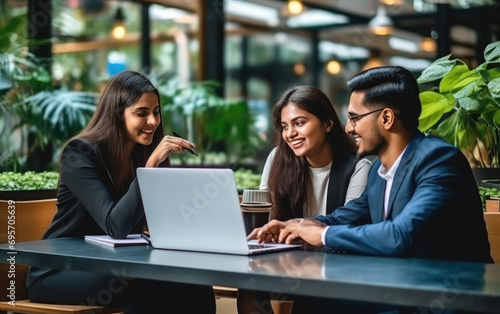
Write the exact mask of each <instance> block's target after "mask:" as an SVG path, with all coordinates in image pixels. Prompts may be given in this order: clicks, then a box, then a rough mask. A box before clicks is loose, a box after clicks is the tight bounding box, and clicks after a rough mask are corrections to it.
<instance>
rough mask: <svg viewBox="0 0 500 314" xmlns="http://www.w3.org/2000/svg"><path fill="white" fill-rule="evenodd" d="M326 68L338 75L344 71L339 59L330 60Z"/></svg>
mask: <svg viewBox="0 0 500 314" xmlns="http://www.w3.org/2000/svg"><path fill="white" fill-rule="evenodd" d="M326 70H327V71H328V73H330V74H331V75H337V74H339V73H340V72H341V71H342V64H341V63H340V62H338V61H337V60H330V61H328V63H327V64H326Z"/></svg>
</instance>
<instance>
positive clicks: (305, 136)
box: [281, 102, 333, 167]
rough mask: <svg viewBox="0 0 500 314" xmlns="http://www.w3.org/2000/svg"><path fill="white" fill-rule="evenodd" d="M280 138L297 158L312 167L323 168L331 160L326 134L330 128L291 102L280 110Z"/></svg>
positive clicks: (330, 150)
mask: <svg viewBox="0 0 500 314" xmlns="http://www.w3.org/2000/svg"><path fill="white" fill-rule="evenodd" d="M281 128H282V132H281V136H282V138H283V140H285V142H286V143H287V144H288V146H289V147H290V148H291V149H292V151H293V152H294V154H295V155H296V156H297V157H305V158H306V160H307V162H308V163H309V165H310V166H312V167H324V166H326V165H327V164H328V163H329V162H330V161H332V159H333V153H332V148H331V145H330V143H329V142H328V140H327V138H326V133H327V132H329V131H330V129H331V126H329V125H328V124H327V123H326V122H321V121H320V120H319V119H318V118H317V117H316V116H315V115H313V114H311V113H309V112H307V111H305V110H302V109H300V108H299V107H298V106H297V105H295V104H294V103H293V102H290V103H288V105H286V106H285V107H283V109H282V110H281Z"/></svg>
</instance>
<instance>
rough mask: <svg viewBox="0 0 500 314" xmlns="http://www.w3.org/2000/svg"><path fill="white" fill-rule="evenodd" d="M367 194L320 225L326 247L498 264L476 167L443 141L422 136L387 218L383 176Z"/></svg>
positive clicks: (414, 143)
mask: <svg viewBox="0 0 500 314" xmlns="http://www.w3.org/2000/svg"><path fill="white" fill-rule="evenodd" d="M379 166H380V161H377V162H376V163H375V164H374V165H373V167H372V169H371V171H370V174H369V176H368V184H367V186H366V189H365V191H364V192H363V194H362V195H361V196H360V197H359V198H358V199H355V200H352V201H350V202H349V203H347V204H346V205H345V206H343V207H339V208H337V209H335V210H334V211H333V212H332V213H331V214H329V215H327V216H319V217H317V219H318V220H320V221H322V222H324V223H326V224H328V225H332V226H331V227H330V228H329V229H328V231H327V233H326V245H327V246H328V247H329V248H331V249H335V250H342V251H346V252H347V253H357V254H368V255H379V256H401V257H421V258H435V259H448V260H460V261H477V262H492V259H491V257H490V254H489V252H490V246H489V243H488V237H487V233H486V228H485V223H484V219H483V211H482V207H481V200H480V197H479V193H478V190H477V186H476V183H475V181H474V177H473V175H472V171H471V169H470V166H469V163H468V162H467V160H466V158H465V157H464V156H463V154H462V153H461V152H460V151H459V150H458V149H456V148H455V147H453V146H451V145H450V144H448V143H446V142H445V141H443V140H440V139H437V138H431V137H425V136H424V135H423V134H422V133H417V134H416V135H415V136H414V137H413V138H412V140H411V141H410V143H409V144H408V147H407V149H406V151H405V152H404V155H403V156H402V159H401V163H400V164H399V167H398V169H397V171H396V174H395V177H394V181H393V184H392V189H391V194H390V197H389V207H388V217H387V219H386V220H384V219H383V212H384V192H385V184H386V181H385V180H384V179H382V178H381V177H380V176H379V175H378V173H377V170H378V168H379Z"/></svg>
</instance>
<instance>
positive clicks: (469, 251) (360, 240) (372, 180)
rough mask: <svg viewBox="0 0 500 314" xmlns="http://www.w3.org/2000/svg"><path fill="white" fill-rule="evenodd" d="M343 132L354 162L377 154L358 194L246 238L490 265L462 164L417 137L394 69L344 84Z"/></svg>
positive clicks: (409, 98) (406, 92)
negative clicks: (347, 93)
mask: <svg viewBox="0 0 500 314" xmlns="http://www.w3.org/2000/svg"><path fill="white" fill-rule="evenodd" d="M348 85H349V87H350V88H351V90H352V94H351V97H350V100H349V106H348V117H349V121H348V122H347V125H346V132H348V133H350V134H351V135H352V136H353V137H354V139H355V140H356V144H357V146H358V155H359V156H365V155H377V156H378V158H379V160H378V161H377V162H376V163H374V165H373V166H372V169H371V171H370V174H369V177H368V184H367V186H366V189H365V191H364V192H363V194H362V195H361V196H360V197H359V198H358V199H355V200H352V201H350V202H349V203H347V204H346V205H344V206H343V207H339V208H337V209H335V210H334V211H333V212H332V213H331V214H329V215H327V216H318V217H316V219H310V220H303V219H295V220H289V221H284V222H282V221H276V220H273V221H271V222H269V223H268V224H267V225H265V226H264V227H262V228H260V229H256V230H254V231H253V232H252V233H251V234H250V235H249V238H257V239H259V241H260V242H262V241H279V242H287V243H289V242H292V241H293V240H295V239H297V238H301V239H302V240H303V241H305V242H307V243H309V244H311V245H314V246H326V247H327V248H329V249H331V250H334V251H336V252H345V253H351V254H364V255H376V256H393V257H418V258H431V259H445V260H456V261H472V262H492V259H491V257H490V254H489V252H490V246H489V243H488V238H487V233H486V227H485V223H484V220H483V212H482V207H481V200H480V197H479V193H478V190H477V186H476V183H475V180H474V177H473V175H472V171H471V169H470V166H469V163H468V161H467V160H466V158H465V157H464V156H463V154H462V153H461V152H460V151H459V150H458V149H457V148H455V147H454V146H452V145H450V144H448V143H446V142H445V141H443V140H441V139H437V138H433V137H426V136H424V135H423V134H422V133H421V132H419V131H418V129H417V127H418V117H419V115H420V112H421V103H420V100H419V90H418V85H417V82H416V80H415V78H414V77H413V75H412V74H411V73H410V72H408V71H407V70H405V69H403V68H401V67H379V68H373V69H370V70H367V71H364V72H362V73H359V74H358V75H356V76H354V77H353V78H352V79H351V80H349V81H348Z"/></svg>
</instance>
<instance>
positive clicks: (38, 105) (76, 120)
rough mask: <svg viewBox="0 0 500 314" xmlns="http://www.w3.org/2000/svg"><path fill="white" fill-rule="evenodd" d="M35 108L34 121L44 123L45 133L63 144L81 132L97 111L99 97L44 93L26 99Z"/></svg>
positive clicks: (83, 93) (60, 92) (64, 92)
mask: <svg viewBox="0 0 500 314" xmlns="http://www.w3.org/2000/svg"><path fill="white" fill-rule="evenodd" d="M26 102H27V103H29V104H30V105H31V106H32V108H33V113H34V120H38V119H39V120H40V121H42V125H40V129H41V131H45V132H46V133H47V134H48V135H50V136H51V137H52V138H51V140H53V141H55V142H63V141H64V140H66V139H68V138H69V137H71V136H73V135H75V134H76V133H77V132H78V131H80V130H81V129H82V128H83V127H84V126H85V125H86V124H87V122H88V121H89V119H90V117H91V116H92V113H93V112H94V110H95V106H96V103H97V96H96V95H95V94H93V93H85V92H69V91H54V92H49V91H44V92H39V93H37V94H35V95H33V96H31V97H29V98H27V99H26Z"/></svg>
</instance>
